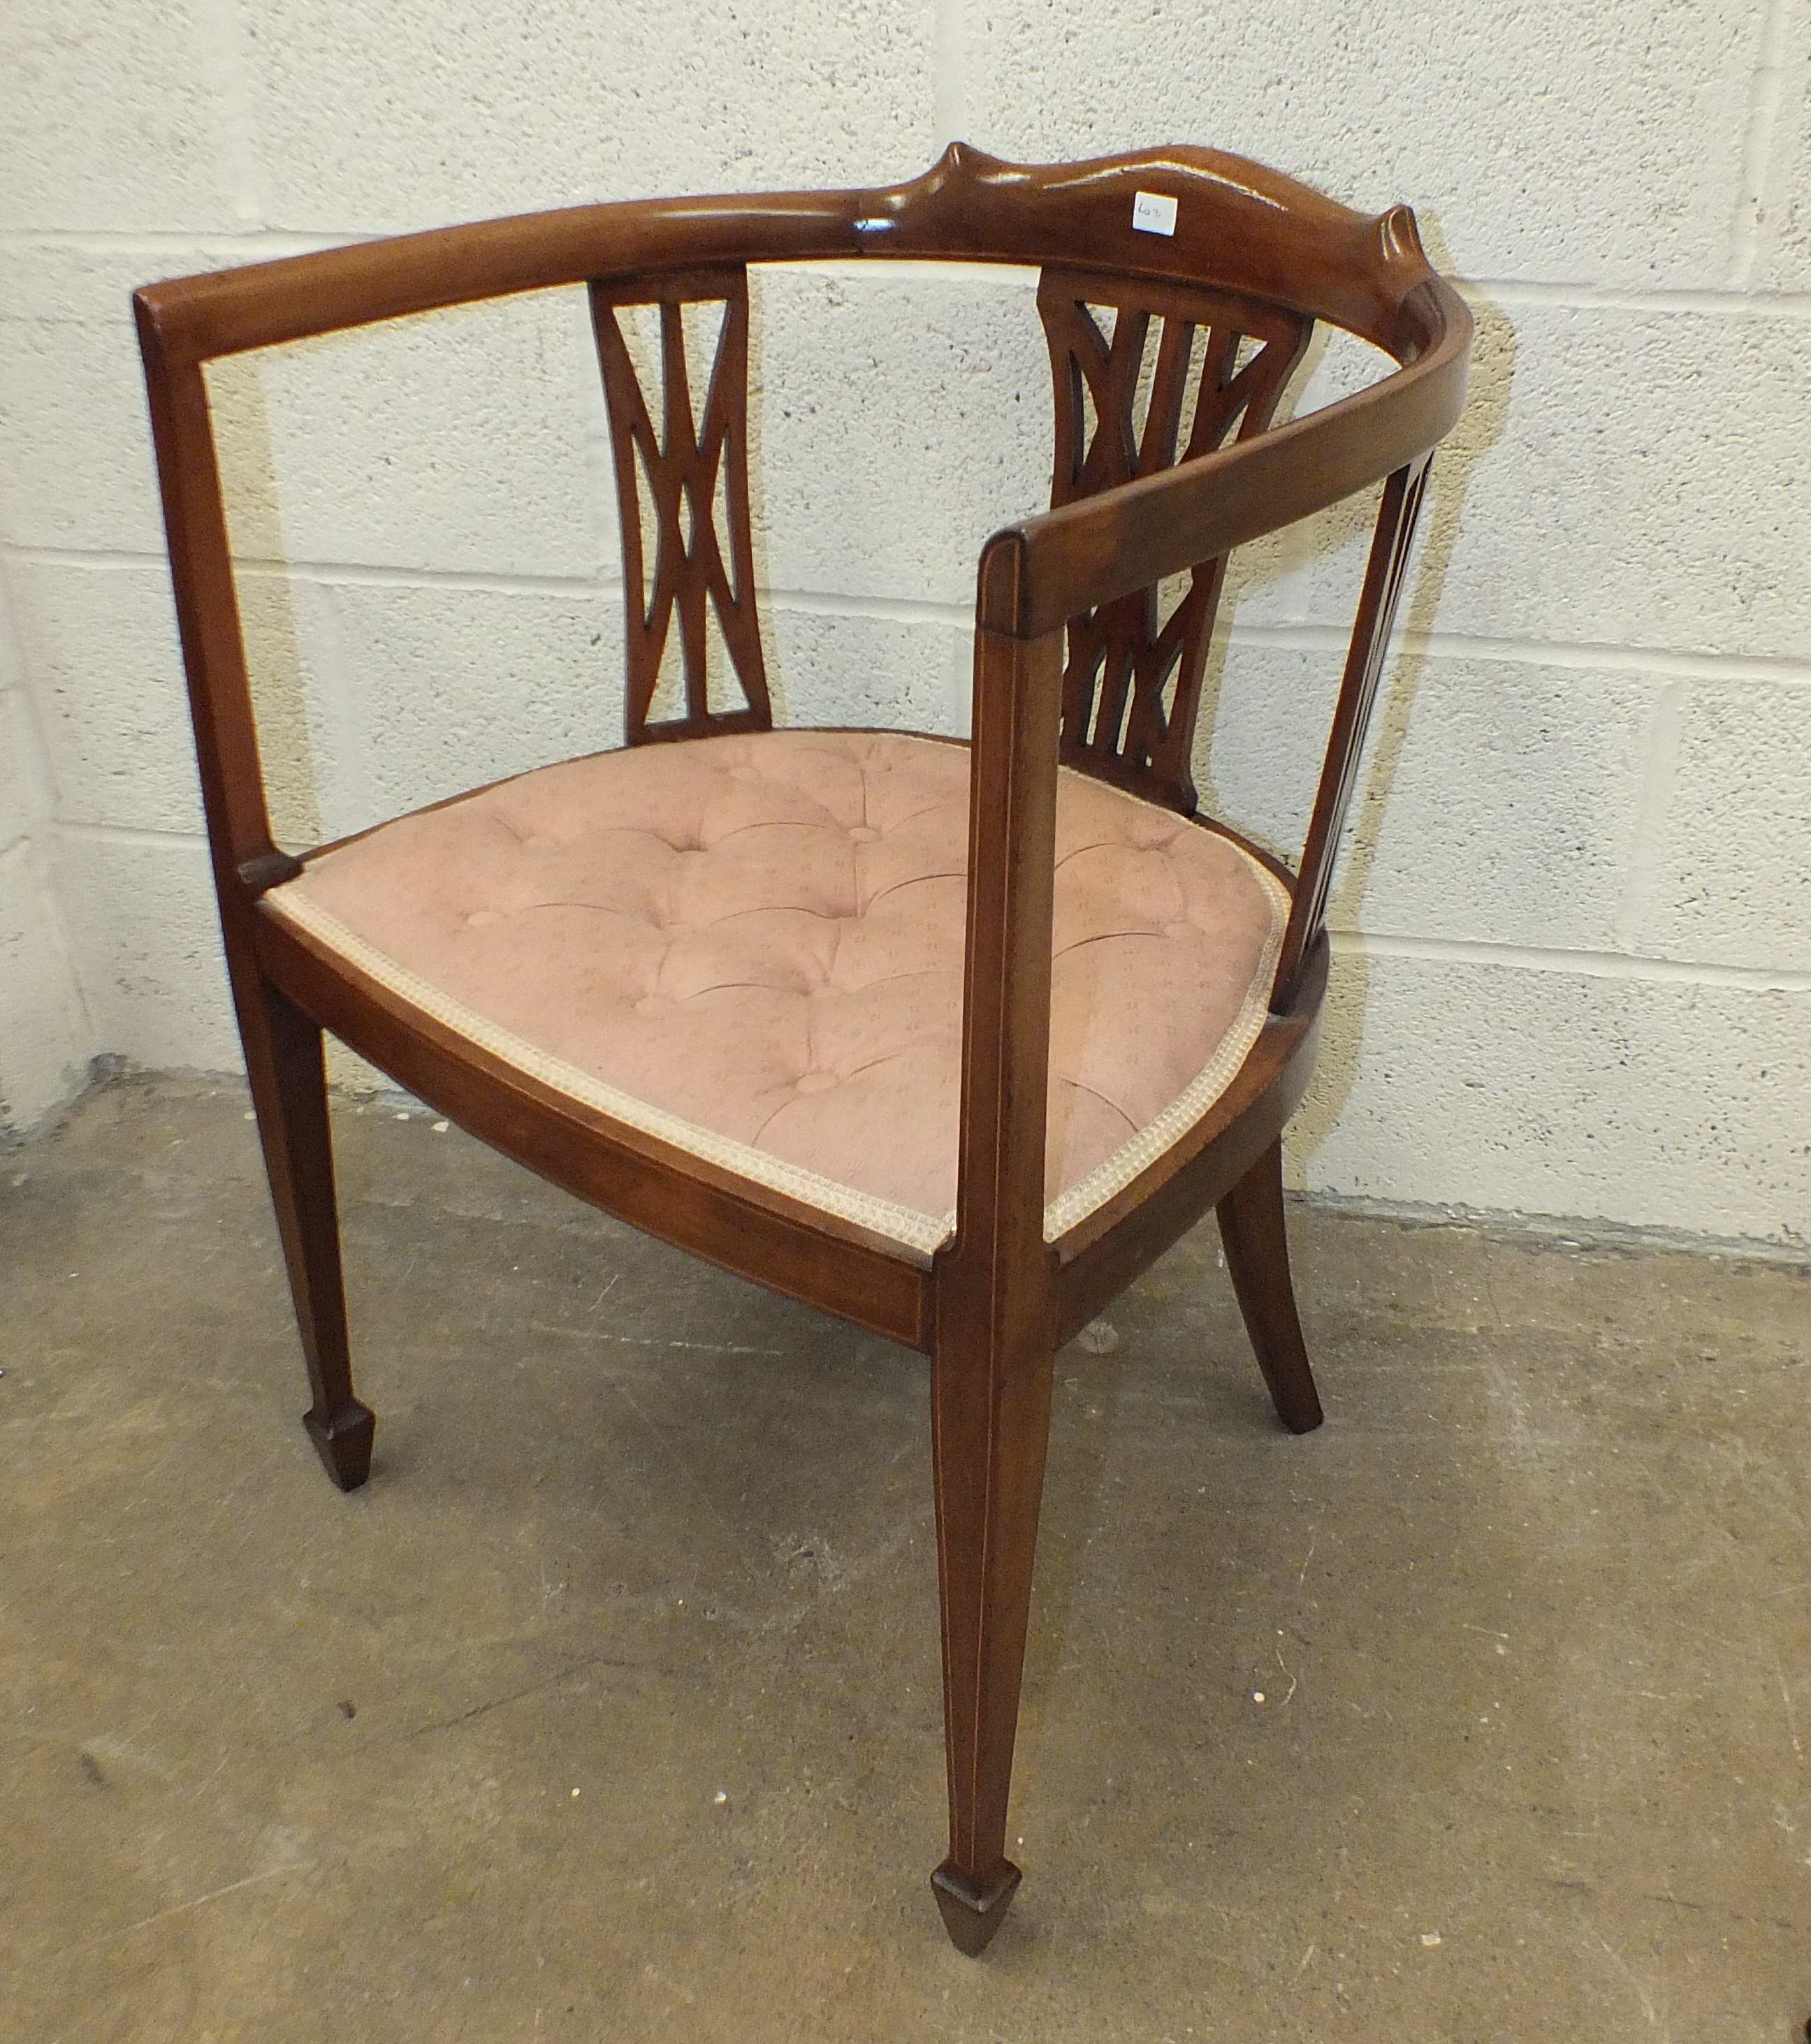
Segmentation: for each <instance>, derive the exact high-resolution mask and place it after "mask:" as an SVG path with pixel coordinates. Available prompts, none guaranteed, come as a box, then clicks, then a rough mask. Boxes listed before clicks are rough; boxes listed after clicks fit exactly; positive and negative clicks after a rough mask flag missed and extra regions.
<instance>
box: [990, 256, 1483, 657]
mask: <svg viewBox="0 0 1811 2044" xmlns="http://www.w3.org/2000/svg"><path fill="white" fill-rule="evenodd" d="M1417 297H1418V298H1420V299H1421V305H1420V306H1419V307H1418V308H1417V309H1418V310H1420V311H1421V312H1422V313H1424V315H1425V320H1426V325H1427V328H1428V340H1429V344H1428V347H1427V348H1426V349H1425V352H1421V353H1419V354H1417V355H1416V357H1415V359H1413V361H1411V362H1410V363H1408V364H1407V365H1406V366H1405V367H1402V368H1401V369H1398V371H1395V372H1394V375H1390V376H1387V377H1385V378H1382V380H1381V381H1380V382H1376V383H1374V384H1372V385H1371V386H1369V387H1367V389H1365V390H1360V391H1358V392H1355V394H1353V395H1352V396H1351V397H1349V398H1342V399H1340V401H1339V402H1338V403H1336V404H1333V405H1328V406H1326V407H1325V409H1322V410H1320V411H1317V412H1312V413H1309V414H1308V415H1307V417H1304V418H1300V419H1296V420H1293V421H1290V424H1289V425H1283V426H1273V427H1271V428H1270V429H1269V431H1268V432H1263V433H1259V434H1258V435H1257V436H1255V437H1254V438H1252V439H1251V440H1236V441H1234V442H1233V443H1232V444H1231V445H1229V446H1227V447H1224V448H1220V449H1218V450H1217V451H1215V452H1214V453H1212V454H1206V455H1199V456H1198V457H1197V458H1196V459H1194V460H1193V461H1183V462H1178V463H1177V464H1176V465H1175V467H1173V468H1167V469H1164V470H1163V471H1160V472H1159V473H1158V474H1155V475H1149V476H1144V477H1140V478H1139V479H1138V480H1136V482H1127V483H1122V484H1121V485H1120V486H1118V487H1117V488H1116V489H1112V490H1102V492H1101V493H1100V494H1098V496H1093V497H1087V498H1082V499H1080V500H1079V501H1076V502H1075V503H1073V504H1066V505H1063V507H1062V508H1061V509H1059V510H1055V511H1046V512H1043V513H1040V514H1038V515H1037V516H1036V517H1031V518H1026V519H1023V520H1021V521H1019V522H1018V523H1017V524H1012V525H1009V526H1006V527H1004V528H1002V530H1001V531H999V532H996V533H995V534H994V536H993V538H992V539H990V540H989V541H988V543H987V547H986V551H985V554H984V557H983V558H984V561H985V560H988V559H992V557H993V556H994V555H996V553H998V554H1001V555H1005V554H1010V555H1013V563H1012V565H1010V566H1007V565H1006V564H1005V563H1004V562H1003V561H1002V562H998V563H995V564H994V566H993V567H985V566H984V567H983V570H982V575H981V578H980V584H979V587H980V590H981V601H980V603H979V605H978V607H977V611H976V621H977V622H978V623H979V624H980V625H981V626H982V628H984V629H985V630H987V631H990V632H1003V633H1005V634H1006V635H1007V636H1010V637H1013V638H1018V639H1035V638H1036V637H1038V636H1040V635H1041V634H1042V633H1044V632H1049V631H1052V630H1054V629H1055V628H1056V627H1057V626H1058V625H1059V624H1063V623H1064V622H1066V621H1067V620H1068V619H1070V618H1071V617H1078V616H1080V615H1081V614H1082V613H1085V612H1086V611H1089V610H1091V609H1094V608H1095V607H1096V606H1097V605H1100V604H1102V603H1110V602H1111V601H1113V599H1114V598H1115V597H1121V596H1125V595H1126V594H1129V592H1130V591H1132V590H1136V589H1144V588H1148V586H1150V585H1151V584H1152V583H1153V582H1158V581H1160V580H1161V579H1162V578H1163V577H1165V576H1167V575H1173V574H1182V572H1183V571H1186V569H1189V568H1190V567H1194V566H1195V565H1196V563H1198V562H1202V561H1208V560H1213V559H1217V557H1218V556H1219V555H1222V554H1225V553H1228V552H1230V551H1232V548H1234V547H1236V546H1241V545H1243V544H1244V543H1245V542H1246V541H1248V540H1255V539H1258V538H1259V537H1261V536H1263V534H1264V533H1266V532H1276V531H1278V530H1279V529H1280V528H1282V527H1283V526H1285V525H1290V524H1294V522H1295V521H1297V520H1298V519H1299V518H1304V517H1308V516H1309V514H1310V513H1313V512H1316V511H1319V510H1321V509H1325V507H1326V506H1327V505H1330V504H1334V503H1337V502H1338V501H1340V499H1341V498H1346V497H1350V496H1352V495H1353V494H1355V493H1356V492H1357V491H1359V490H1364V489H1367V488H1368V487H1370V486H1371V485H1372V484H1373V483H1376V482H1382V479H1383V478H1385V477H1386V475H1390V474H1394V473H1395V472H1396V471H1397V470H1398V469H1400V468H1404V467H1408V466H1409V464H1410V463H1413V462H1414V461H1416V460H1417V459H1419V458H1420V457H1421V456H1422V455H1425V454H1427V453H1428V451H1429V450H1430V449H1432V448H1433V447H1434V446H1435V445H1436V444H1437V443H1438V442H1439V441H1440V440H1441V439H1442V438H1443V437H1444V436H1445V435H1446V434H1447V433H1448V432H1449V431H1450V430H1451V427H1452V425H1453V424H1454V422H1455V421H1456V420H1457V418H1458V417H1459V411H1460V409H1461V408H1462V406H1463V404H1464V401H1465V382H1466V366H1467V355H1468V353H1469V351H1470V348H1471V313H1470V312H1469V311H1468V310H1467V307H1466V305H1465V302H1464V300H1463V299H1462V298H1460V297H1459V294H1458V293H1457V292H1456V291H1455V290H1453V289H1452V287H1451V285H1450V284H1448V283H1447V282H1445V281H1444V279H1433V280H1432V281H1431V282H1428V283H1425V284H1424V285H1422V286H1418V287H1417Z"/></svg>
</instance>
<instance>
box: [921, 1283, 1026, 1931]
mask: <svg viewBox="0 0 1811 2044" xmlns="http://www.w3.org/2000/svg"><path fill="white" fill-rule="evenodd" d="M978 1306H979V1310H977V1311H975V1312H974V1313H973V1314H972V1315H971V1314H963V1315H961V1316H959V1319H958V1321H957V1324H955V1325H954V1326H952V1327H947V1328H946V1327H943V1326H941V1325H940V1328H939V1333H938V1339H937V1343H936V1350H935V1352H934V1354H933V1356H932V1381H931V1412H932V1454H933V1458H934V1468H935V1475H936V1511H937V1566H938V1573H939V1578H940V1584H941V1587H942V1592H943V1645H944V1732H945V1736H946V1739H947V1741H948V1762H949V1857H948V1858H947V1859H946V1860H945V1861H944V1863H943V1865H941V1866H940V1867H939V1868H938V1869H937V1870H936V1873H933V1874H932V1877H931V1885H932V1889H933V1890H934V1892H935V1893H936V1899H937V1907H938V1908H939V1909H940V1911H942V1914H943V1919H944V1927H946V1928H947V1929H948V1932H949V1934H950V1937H951V1938H952V1940H953V1941H954V1942H955V1944H956V1945H957V1946H959V1947H960V1949H961V1950H963V1951H964V1952H967V1953H968V1954H971V1955H972V1954H975V1953H978V1952H979V1951H980V1950H982V1948H983V1947H984V1946H986V1944H987V1943H988V1942H989V1940H990V1938H992V1937H993V1935H994V1932H995V1931H998V1929H999V1927H1000V1925H1001V1923H1002V1922H1003V1921H1004V1919H1005V1914H1006V1909H1007V1906H1008V1904H1009V1903H1010V1902H1011V1900H1012V1897H1013V1890H1014V1889H1015V1888H1017V1886H1018V1885H1019V1869H1017V1867H1016V1866H1014V1865H1013V1863H1012V1861H1010V1860H1009V1859H1008V1858H1007V1857H1006V1850H1005V1847H1006V1799H1007V1792H1008V1790H1009V1787H1010V1785H1011V1782H1012V1775H1013V1740H1014V1736H1015V1735H1016V1733H1017V1729H1018V1718H1019V1689H1020V1682H1021V1676H1022V1674H1023V1671H1024V1667H1025V1628H1026V1625H1027V1623H1028V1620H1029V1615H1030V1611H1031V1584H1032V1559H1033V1557H1034V1555H1035V1553H1036V1546H1037V1515H1038V1504H1039V1501H1040V1498H1041V1496H1042V1495H1043V1491H1044V1450H1045V1447H1046V1444H1047V1443H1048V1438H1049V1433H1050V1386H1051V1369H1052V1347H1051V1343H1050V1339H1049V1338H1048V1334H1049V1331H1048V1328H1047V1327H1046V1328H1042V1329H1040V1328H1038V1327H1029V1328H1028V1327H1022V1326H1021V1327H1017V1328H1014V1327H1009V1326H1003V1325H1002V1324H1000V1323H1001V1316H991V1317H990V1316H989V1315H988V1314H987V1312H986V1305H985V1304H984V1303H982V1302H978Z"/></svg>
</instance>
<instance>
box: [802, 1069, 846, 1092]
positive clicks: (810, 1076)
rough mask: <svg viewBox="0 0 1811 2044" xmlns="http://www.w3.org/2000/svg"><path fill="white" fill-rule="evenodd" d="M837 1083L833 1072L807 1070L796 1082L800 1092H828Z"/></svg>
mask: <svg viewBox="0 0 1811 2044" xmlns="http://www.w3.org/2000/svg"><path fill="white" fill-rule="evenodd" d="M836 1083H837V1080H836V1074H835V1073H834V1072H807V1073H806V1074H805V1075H804V1077H803V1078H801V1079H800V1080H799V1082H798V1090H799V1092H801V1093H828V1092H829V1090H830V1089H831V1087H832V1086H833V1085H836Z"/></svg>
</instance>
